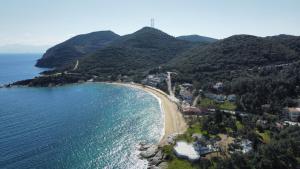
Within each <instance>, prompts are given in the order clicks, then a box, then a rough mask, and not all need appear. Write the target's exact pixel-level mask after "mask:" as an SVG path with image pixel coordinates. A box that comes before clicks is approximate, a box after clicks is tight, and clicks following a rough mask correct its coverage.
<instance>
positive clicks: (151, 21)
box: [150, 18, 154, 28]
mask: <svg viewBox="0 0 300 169" xmlns="http://www.w3.org/2000/svg"><path fill="white" fill-rule="evenodd" d="M150 23H151V27H152V28H154V18H151V20H150Z"/></svg>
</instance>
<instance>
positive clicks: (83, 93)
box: [0, 65, 163, 169]
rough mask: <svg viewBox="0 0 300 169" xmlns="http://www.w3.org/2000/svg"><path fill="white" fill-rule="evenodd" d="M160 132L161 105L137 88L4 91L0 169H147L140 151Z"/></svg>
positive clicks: (92, 85)
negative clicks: (144, 142)
mask: <svg viewBox="0 0 300 169" xmlns="http://www.w3.org/2000/svg"><path fill="white" fill-rule="evenodd" d="M0 67H1V65H0ZM162 128H163V119H162V118H161V112H160V106H159V103H158V100H157V99H156V98H155V97H153V96H152V95H150V94H149V93H146V92H144V91H141V90H138V89H134V88H127V87H124V86H118V85H110V84H100V83H85V84H80V85H79V84H76V85H67V86H62V87H52V88H26V87H24V88H22V87H19V88H1V89H0V168H1V169H2V168H5V169H6V168H7V169H27V168H28V169H29V168H30V169H32V168H41V169H55V168H68V169H76V168H79V169H81V168H82V169H86V168H109V169H110V168H120V169H121V168H122V169H123V168H125V169H126V168H128V169H129V168H145V167H146V166H145V162H144V161H142V160H139V159H138V157H137V154H138V151H137V148H136V146H137V145H138V143H139V142H141V141H147V142H152V143H155V142H158V140H159V139H160V137H161V132H162Z"/></svg>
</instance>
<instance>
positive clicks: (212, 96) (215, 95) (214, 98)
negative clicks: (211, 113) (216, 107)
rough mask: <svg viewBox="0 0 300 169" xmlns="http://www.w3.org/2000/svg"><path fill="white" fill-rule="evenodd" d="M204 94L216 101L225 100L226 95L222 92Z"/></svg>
mask: <svg viewBox="0 0 300 169" xmlns="http://www.w3.org/2000/svg"><path fill="white" fill-rule="evenodd" d="M204 96H205V97H207V98H209V99H212V100H214V101H215V102H218V103H223V102H224V101H225V100H226V96H225V95H222V94H214V93H204Z"/></svg>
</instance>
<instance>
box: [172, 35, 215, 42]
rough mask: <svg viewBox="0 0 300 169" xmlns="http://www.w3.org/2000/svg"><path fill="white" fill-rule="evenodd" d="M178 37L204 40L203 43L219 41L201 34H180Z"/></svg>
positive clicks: (196, 40)
mask: <svg viewBox="0 0 300 169" xmlns="http://www.w3.org/2000/svg"><path fill="white" fill-rule="evenodd" d="M177 39H181V40H185V41H190V42H202V43H212V42H216V41H218V39H214V38H210V37H206V36H199V35H186V36H178V37H177Z"/></svg>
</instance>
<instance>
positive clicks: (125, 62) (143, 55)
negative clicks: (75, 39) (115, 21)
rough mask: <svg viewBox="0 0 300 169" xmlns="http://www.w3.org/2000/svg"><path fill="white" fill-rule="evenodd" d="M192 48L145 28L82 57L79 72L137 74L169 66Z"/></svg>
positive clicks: (159, 32) (158, 31)
mask: <svg viewBox="0 0 300 169" xmlns="http://www.w3.org/2000/svg"><path fill="white" fill-rule="evenodd" d="M193 45H194V44H193V43H191V42H186V41H183V40H179V39H176V38H175V37H172V36H170V35H168V34H166V33H164V32H162V31H160V30H157V29H154V28H150V27H145V28H142V29H141V30H138V31H137V32H135V33H132V34H129V35H125V36H122V37H120V38H118V39H116V40H115V41H113V42H112V43H111V44H110V45H109V46H107V47H106V48H103V49H100V50H97V51H96V52H94V53H93V54H91V55H90V56H87V57H84V58H82V59H81V60H80V64H79V67H78V70H77V71H78V72H89V73H92V74H96V75H100V76H111V75H115V76H116V75H119V74H122V75H135V74H139V73H143V72H144V71H148V70H149V69H152V68H157V67H159V66H160V65H162V64H165V63H167V62H168V61H169V60H171V59H173V58H175V57H176V56H177V55H179V54H180V53H182V52H183V51H185V50H187V49H189V48H190V47H192V46H193Z"/></svg>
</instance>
